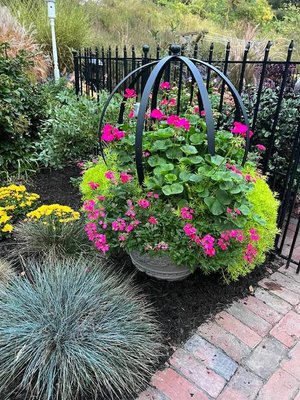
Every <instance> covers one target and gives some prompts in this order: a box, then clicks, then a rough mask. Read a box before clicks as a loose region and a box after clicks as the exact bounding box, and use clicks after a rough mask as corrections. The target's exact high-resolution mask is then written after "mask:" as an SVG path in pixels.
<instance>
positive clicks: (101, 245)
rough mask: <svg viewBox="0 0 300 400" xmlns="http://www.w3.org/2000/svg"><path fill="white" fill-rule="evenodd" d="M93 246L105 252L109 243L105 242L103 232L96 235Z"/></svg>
mask: <svg viewBox="0 0 300 400" xmlns="http://www.w3.org/2000/svg"><path fill="white" fill-rule="evenodd" d="M95 246H96V247H97V249H98V250H100V251H102V253H106V252H107V251H108V250H109V245H108V244H107V243H106V236H105V235H103V234H100V235H98V236H97V239H96V240H95Z"/></svg>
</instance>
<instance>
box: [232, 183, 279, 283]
mask: <svg viewBox="0 0 300 400" xmlns="http://www.w3.org/2000/svg"><path fill="white" fill-rule="evenodd" d="M247 198H248V200H249V201H250V203H251V204H252V207H253V213H255V214H256V215H257V216H259V217H260V218H261V221H260V222H257V221H255V220H252V221H248V222H247V224H246V226H245V229H246V230H249V229H251V228H255V229H256V230H257V232H258V234H259V236H260V240H259V241H258V242H257V244H256V248H257V256H256V258H255V262H252V263H250V264H247V265H245V263H244V262H242V263H241V262H240V260H239V259H233V260H232V263H231V264H230V265H229V266H228V272H229V274H230V276H231V278H232V279H233V280H235V279H237V278H238V276H243V275H247V273H249V272H250V271H251V270H252V269H253V268H254V267H255V266H256V265H257V264H262V263H263V262H264V261H265V258H266V253H267V251H269V250H271V249H272V248H273V247H274V240H275V236H276V234H277V233H279V230H278V228H277V224H276V221H277V212H278V207H279V201H278V200H277V199H276V198H275V197H274V194H273V192H272V191H271V190H270V188H269V186H268V185H267V183H266V181H265V178H264V177H260V178H258V179H257V180H256V182H255V184H254V188H253V190H251V192H249V193H248V195H247ZM240 259H242V254H241V258H240Z"/></svg>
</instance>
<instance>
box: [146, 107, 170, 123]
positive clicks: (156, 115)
mask: <svg viewBox="0 0 300 400" xmlns="http://www.w3.org/2000/svg"><path fill="white" fill-rule="evenodd" d="M150 117H151V118H154V119H158V120H160V119H164V118H165V117H166V116H165V114H164V113H163V112H161V111H160V110H158V109H157V108H154V109H153V110H152V111H151V114H150Z"/></svg>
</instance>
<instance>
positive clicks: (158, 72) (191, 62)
mask: <svg viewBox="0 0 300 400" xmlns="http://www.w3.org/2000/svg"><path fill="white" fill-rule="evenodd" d="M171 51H172V52H173V54H172V55H169V56H166V57H164V58H163V59H161V60H159V61H153V62H150V63H148V64H145V65H142V66H141V67H139V68H136V69H135V70H134V71H132V72H131V73H130V74H128V75H127V76H126V77H125V78H124V79H123V80H122V81H121V82H120V83H119V84H118V85H117V86H116V87H115V88H114V90H113V91H112V93H111V94H110V96H109V98H108V99H107V101H106V103H105V105H104V107H103V110H102V113H101V116H100V120H99V127H98V133H99V149H100V153H101V155H102V157H103V159H104V161H105V156H104V152H103V145H102V141H101V130H102V126H103V121H104V117H105V113H106V110H107V107H108V106H109V103H110V101H111V99H112V98H113V96H114V94H115V93H116V92H117V91H118V90H119V88H120V87H121V86H122V85H123V84H124V83H125V82H126V81H128V80H129V79H130V78H131V77H134V78H133V80H132V82H131V83H130V85H129V88H131V89H132V88H134V85H135V84H136V82H137V81H138V79H139V78H140V77H141V76H142V74H143V73H144V72H145V71H146V70H147V69H149V68H151V67H153V66H154V68H153V70H152V71H151V73H150V75H149V78H148V80H147V81H146V84H145V87H144V90H143V93H142V97H141V101H140V107H139V112H138V115H137V126H136V136H135V158H136V169H137V174H138V180H139V183H140V185H142V184H143V181H144V170H143V131H144V124H145V115H146V111H147V107H148V102H149V98H150V94H151V93H152V99H151V110H153V109H155V108H156V107H157V96H158V90H159V84H160V81H161V78H162V76H163V73H164V72H165V71H166V70H167V68H170V66H171V63H177V62H179V63H180V66H181V68H182V66H183V65H186V67H187V68H188V70H189V72H190V73H191V75H192V79H193V81H194V82H195V83H196V84H197V87H198V96H197V100H198V106H199V113H200V110H201V109H203V110H204V111H205V121H206V126H207V144H208V152H209V154H210V155H212V156H213V155H214V154H215V124H214V118H213V111H212V106H211V102H210V99H209V95H208V91H207V88H206V85H205V83H204V80H203V77H202V75H201V72H200V71H199V69H198V68H197V66H196V64H197V63H198V64H201V65H203V66H205V67H207V68H208V69H209V70H212V71H214V72H215V73H216V74H217V75H218V76H219V77H220V78H221V79H222V80H223V81H224V82H225V84H226V85H227V87H228V89H229V91H230V93H231V95H232V97H233V99H234V103H235V107H236V119H237V120H241V117H242V118H243V121H244V123H245V125H247V126H248V130H247V133H246V146H245V153H244V157H243V162H242V165H244V164H245V162H246V159H247V155H248V152H249V147H250V134H249V132H250V128H249V119H248V116H247V113H246V109H245V106H244V104H243V101H242V98H241V96H240V94H239V92H238V91H237V89H236V88H235V87H234V85H233V83H232V82H231V81H230V80H229V78H228V77H227V76H226V75H225V74H224V73H223V72H221V71H220V70H219V69H218V68H216V67H214V66H213V65H211V64H209V63H207V62H205V61H201V60H197V59H195V58H187V57H184V56H181V55H178V54H176V53H179V52H180V47H179V46H176V45H173V46H172V47H171ZM135 74H136V76H135ZM180 86H181V85H180ZM177 100H179V101H180V90H179V91H178V99H177ZM126 101H127V98H126V97H123V101H122V104H121V106H120V112H119V118H118V123H120V124H121V123H122V122H123V118H124V111H125V103H126ZM178 113H179V104H177V114H178Z"/></svg>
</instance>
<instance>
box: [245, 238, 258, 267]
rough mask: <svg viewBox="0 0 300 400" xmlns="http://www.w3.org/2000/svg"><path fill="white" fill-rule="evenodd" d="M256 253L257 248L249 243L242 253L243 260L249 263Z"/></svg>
mask: <svg viewBox="0 0 300 400" xmlns="http://www.w3.org/2000/svg"><path fill="white" fill-rule="evenodd" d="M256 255H257V249H256V248H255V247H254V246H253V245H252V244H251V243H249V244H248V246H247V248H246V251H245V254H244V260H245V261H247V262H248V263H250V264H251V263H252V261H253V259H254V258H255V257H256Z"/></svg>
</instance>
